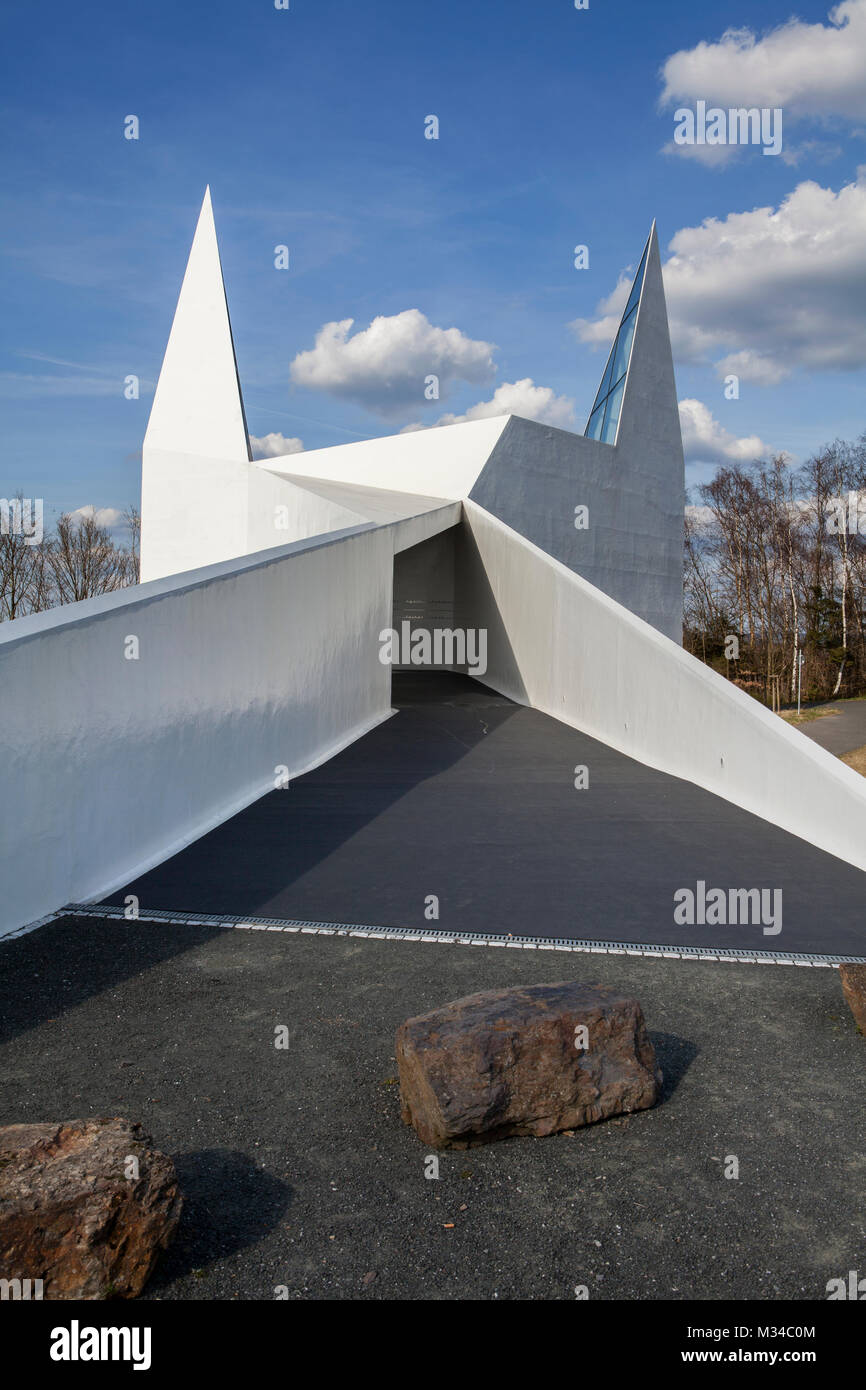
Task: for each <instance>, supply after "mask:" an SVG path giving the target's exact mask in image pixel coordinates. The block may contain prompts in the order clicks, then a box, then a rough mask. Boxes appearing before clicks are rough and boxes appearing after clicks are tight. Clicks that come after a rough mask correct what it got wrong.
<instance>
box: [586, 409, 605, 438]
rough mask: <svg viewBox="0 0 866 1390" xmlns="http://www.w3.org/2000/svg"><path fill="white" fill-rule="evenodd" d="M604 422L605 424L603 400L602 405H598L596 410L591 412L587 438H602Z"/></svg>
mask: <svg viewBox="0 0 866 1390" xmlns="http://www.w3.org/2000/svg"><path fill="white" fill-rule="evenodd" d="M603 424H604V402H602V403H601V405H598V406H596V408H595V410H594V411H593V412H592V414H591V415H590V417H589V424H588V425H587V427H586V435H587V438H588V439H600V438H601V427H602V425H603Z"/></svg>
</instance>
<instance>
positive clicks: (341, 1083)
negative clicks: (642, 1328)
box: [0, 919, 866, 1300]
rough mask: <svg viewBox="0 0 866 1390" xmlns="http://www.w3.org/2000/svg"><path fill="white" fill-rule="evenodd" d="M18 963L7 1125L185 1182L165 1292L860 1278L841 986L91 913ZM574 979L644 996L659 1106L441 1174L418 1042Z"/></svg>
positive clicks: (0, 1108)
mask: <svg viewBox="0 0 866 1390" xmlns="http://www.w3.org/2000/svg"><path fill="white" fill-rule="evenodd" d="M0 965H2V983H0V996H2V1006H0V1018H2V1020H3V1022H2V1037H3V1048H2V1057H0V1074H2V1076H3V1089H2V1101H0V1122H2V1123H5V1124H9V1123H13V1122H18V1121H37V1120H61V1119H63V1120H65V1119H73V1118H77V1117H79V1116H90V1115H124V1116H128V1117H130V1118H132V1119H140V1120H141V1121H142V1122H143V1124H144V1126H145V1129H147V1130H148V1131H149V1132H150V1133H151V1134H152V1136H153V1138H154V1140H155V1142H156V1144H157V1146H158V1147H159V1148H161V1149H163V1150H164V1151H166V1152H168V1153H170V1154H171V1155H172V1156H173V1158H174V1160H175V1162H176V1164H177V1167H178V1171H179V1173H180V1176H181V1181H182V1186H183V1189H184V1192H185V1194H186V1199H187V1200H186V1207H185V1211H184V1216H183V1219H182V1222H181V1226H180V1228H179V1232H178V1236H177V1238H176V1241H175V1244H174V1245H173V1247H172V1249H171V1250H170V1251H169V1252H168V1253H167V1254H166V1256H165V1257H164V1258H163V1261H162V1263H161V1265H160V1267H159V1268H158V1270H157V1272H156V1274H155V1276H154V1278H153V1279H152V1281H151V1283H150V1285H149V1288H148V1289H147V1291H146V1293H145V1295H144V1297H145V1298H151V1299H164V1300H168V1299H171V1300H175V1299H177V1300H183V1299H272V1298H274V1296H275V1289H276V1288H277V1287H278V1286H281V1285H284V1286H286V1288H287V1290H288V1296H289V1297H290V1298H292V1299H357V1298H367V1299H369V1298H372V1299H405V1298H409V1299H495V1298H500V1299H502V1298H507V1299H514V1298H524V1299H573V1298H574V1296H575V1294H574V1290H575V1287H576V1286H577V1285H581V1284H583V1285H586V1286H587V1288H588V1290H589V1296H590V1298H591V1299H674V1300H677V1299H682V1300H687V1299H707V1300H712V1299H722V1298H736V1299H747V1300H752V1299H782V1298H792V1299H803V1300H811V1299H821V1300H823V1299H824V1298H825V1297H826V1293H825V1286H826V1283H827V1281H828V1280H829V1279H831V1278H836V1277H838V1276H840V1275H844V1276H847V1272H848V1271H849V1270H850V1269H858V1270H860V1271H866V1206H864V1202H863V1191H864V1178H866V1146H864V1105H863V1085H864V1064H866V1051H864V1049H866V1040H864V1039H863V1038H862V1037H860V1035H859V1034H858V1033H857V1031H856V1029H855V1027H854V1024H853V1020H852V1018H851V1016H850V1014H849V1012H848V1009H847V1007H846V1006H845V1004H844V1002H843V1000H842V996H841V990H840V987H839V981H838V977H837V974H836V971H835V970H826V969H804V968H798V967H782V966H775V965H774V966H756V965H739V964H736V965H734V964H711V963H697V962H682V961H664V960H646V959H632V958H622V957H616V956H600V955H599V956H587V955H579V954H566V953H554V952H544V953H539V952H535V951H523V950H509V949H495V948H474V947H460V946H444V945H432V944H422V943H408V942H399V941H396V942H380V941H373V940H364V939H356V938H342V937H333V938H322V937H312V936H308V937H304V936H299V935H288V934H282V933H265V932H245V931H237V930H222V931H220V930H213V929H209V928H204V929H203V928H190V927H181V928H179V927H163V926H156V925H147V924H140V923H133V924H126V923H124V924H118V923H111V922H107V921H104V920H94V919H77V920H71V919H65V920H63V921H58V922H54V923H52V924H50V925H48V926H46V927H43V928H41V929H39V930H38V931H35V932H33V933H31V934H29V935H27V936H24V937H21V938H19V939H17V940H15V941H10V942H8V943H6V944H4V945H3V946H2V947H0ZM574 978H581V979H584V980H589V981H594V982H598V983H604V984H612V985H615V986H617V987H619V988H622V989H625V990H628V991H629V992H632V993H634V994H636V995H637V997H638V998H639V999H640V1001H641V1003H642V1005H643V1008H644V1013H645V1015H646V1018H647V1023H648V1026H649V1030H650V1034H651V1036H652V1038H653V1041H654V1044H655V1047H656V1050H657V1054H658V1058H659V1062H660V1064H661V1066H662V1068H663V1070H664V1073H665V1091H664V1097H663V1100H662V1101H661V1103H660V1104H659V1105H658V1106H657V1107H656V1108H655V1109H653V1110H651V1111H647V1112H644V1113H642V1114H639V1115H634V1116H631V1117H627V1118H623V1119H620V1120H614V1121H608V1122H606V1123H602V1124H599V1125H595V1126H592V1127H589V1128H586V1129H584V1130H579V1131H577V1132H576V1133H575V1134H574V1136H573V1137H567V1136H556V1137H553V1138H549V1139H511V1140H507V1141H505V1142H503V1143H498V1144H493V1145H490V1146H488V1147H484V1148H478V1149H473V1150H469V1151H465V1152H460V1153H450V1154H449V1153H445V1154H443V1155H441V1157H440V1176H439V1179H438V1180H430V1179H427V1178H425V1176H424V1171H425V1157H426V1154H425V1149H424V1147H423V1146H422V1145H421V1143H420V1141H419V1140H418V1139H417V1138H416V1136H415V1135H414V1133H413V1132H412V1131H411V1130H410V1129H408V1128H406V1127H405V1126H404V1125H402V1124H401V1121H400V1114H399V1095H398V1086H397V1084H396V1080H395V1078H396V1067H395V1063H394V1055H393V1054H394V1046H393V1042H394V1031H395V1029H396V1027H397V1025H398V1023H400V1022H401V1020H402V1019H403V1018H405V1017H407V1016H409V1015H411V1014H417V1013H421V1012H424V1011H425V1010H427V1009H428V1008H431V1007H433V1006H434V1005H437V1004H441V1003H443V1002H445V1001H446V1000H448V999H453V998H456V997H459V996H461V995H464V994H468V993H471V992H473V991H475V990H478V989H484V988H492V987H496V986H501V985H509V984H516V983H530V982H538V981H544V980H556V979H574ZM280 1024H285V1025H286V1026H287V1027H288V1029H289V1032H290V1042H289V1048H288V1050H285V1051H278V1050H277V1049H276V1048H275V1046H274V1030H275V1027H276V1026H277V1025H280ZM728 1155H736V1157H737V1158H738V1160H739V1178H738V1179H736V1180H733V1179H726V1178H725V1176H724V1167H725V1160H726V1158H727V1156H728Z"/></svg>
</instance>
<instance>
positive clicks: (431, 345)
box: [291, 309, 494, 416]
mask: <svg viewBox="0 0 866 1390" xmlns="http://www.w3.org/2000/svg"><path fill="white" fill-rule="evenodd" d="M353 325H354V319H342V320H341V321H340V322H335V323H326V324H324V326H323V327H322V328H320V329H319V332H318V333H317V334H316V342H315V346H314V347H312V348H310V349H309V350H308V351H306V352H299V353H298V355H297V357H296V358H295V359H294V361H293V362H292V365H291V377H292V381H293V382H294V383H295V384H296V385H297V386H308V387H313V388H315V389H316V390H320V391H328V392H330V394H331V395H334V396H341V397H343V398H344V399H347V400H351V401H356V402H357V403H358V404H359V405H362V406H364V407H366V409H368V410H373V411H375V412H376V413H377V414H379V415H383V416H393V415H396V414H400V413H401V412H402V411H404V410H405V409H406V407H407V406H409V405H412V404H413V403H417V402H419V401H420V402H423V401H424V399H425V395H424V391H425V382H426V379H427V378H428V377H429V376H435V377H437V378H438V382H439V392H440V394H441V395H444V394H445V392H446V391H447V389H448V387H449V386H450V385H452V384H453V383H454V382H455V381H468V382H473V383H475V382H483V381H488V380H489V379H490V377H491V376H492V375H493V371H494V367H493V357H492V354H493V344H492V343H485V342H481V341H478V340H475V339H472V338H467V337H466V335H465V334H464V333H461V332H460V330H459V329H458V328H437V327H436V326H435V325H434V324H432V323H430V321H429V319H428V318H427V317H426V315H425V314H422V313H421V311H420V310H419V309H405V310H404V311H403V312H402V313H400V314H392V315H390V316H383V315H380V316H379V317H378V318H375V319H374V320H373V322H372V323H371V324H370V326H369V328H364V329H362V330H361V331H360V332H357V333H355V334H353V335H352V336H351V337H350V333H351V329H352V327H353Z"/></svg>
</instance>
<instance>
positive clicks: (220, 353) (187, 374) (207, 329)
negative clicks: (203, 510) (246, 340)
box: [144, 188, 250, 462]
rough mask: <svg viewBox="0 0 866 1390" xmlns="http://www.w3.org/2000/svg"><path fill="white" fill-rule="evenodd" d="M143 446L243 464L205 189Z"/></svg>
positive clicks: (230, 347) (242, 434)
mask: <svg viewBox="0 0 866 1390" xmlns="http://www.w3.org/2000/svg"><path fill="white" fill-rule="evenodd" d="M144 444H145V449H146V450H147V449H159V450H165V451H170V452H171V453H180V454H199V455H205V456H207V457H208V458H216V459H231V460H235V461H238V462H239V461H241V460H244V461H249V458H250V447H249V439H248V436H247V426H246V419H245V416H244V405H243V400H242V397H241V387H240V382H239V380H238V369H237V363H236V361H235V350H234V343H233V341H232V328H231V322H230V321H229V311H228V304H227V303H226V294H225V287H224V285H223V275H222V267H221V265H220V254H219V246H218V245H217V237H216V228H215V226H214V219H213V209H212V207H211V198H210V188H207V189H205V195H204V201H203V202H202V205H201V212H200V213H199V219H198V226H197V227H196V230H195V237H194V238H193V243H192V250H191V251H190V253H189V261H188V262H187V267H186V274H185V275H184V277H183V284H182V286H181V291H180V296H179V298H178V301H177V309H176V310H175V315H174V322H173V324H172V326H171V335H170V337H169V340H168V347H167V348H166V350H165V357H164V359H163V363H162V370H161V371H160V374H159V381H158V383H157V387H156V394H155V395H154V398H153V406H152V407H151V412H150V420H149V421H148V425H147V433H146V435H145V438H144Z"/></svg>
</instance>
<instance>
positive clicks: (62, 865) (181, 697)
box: [0, 506, 459, 935]
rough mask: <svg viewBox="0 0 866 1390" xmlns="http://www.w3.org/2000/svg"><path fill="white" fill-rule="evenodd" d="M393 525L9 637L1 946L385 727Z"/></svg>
mask: <svg viewBox="0 0 866 1390" xmlns="http://www.w3.org/2000/svg"><path fill="white" fill-rule="evenodd" d="M458 511H459V506H458V507H457V508H454V507H449V508H447V509H445V511H444V512H443V516H442V518H441V521H440V524H444V523H445V521H446V520H448V521H450V522H451V523H452V524H453V521H454V520H456V515H457V512H458ZM423 521H424V522H425V523H426V524H427V525H428V526H432V525H433V519H428V518H423ZM412 524H413V525H414V523H412ZM393 530H394V528H393V527H381V528H378V527H375V526H371V525H365V526H363V527H358V528H353V529H352V530H349V531H344V532H341V533H339V534H337V535H336V536H332V537H329V538H327V539H326V540H321V539H320V540H318V541H301V542H296V543H294V544H292V545H288V546H285V547H281V548H279V549H275V550H270V551H268V552H267V553H266V554H265V555H264V556H262V555H257V556H252V557H249V558H246V559H243V560H236V561H232V562H227V563H223V564H219V565H213V566H210V567H209V568H206V569H200V570H197V571H194V572H192V573H187V574H183V575H180V576H177V577H175V578H172V579H162V580H156V581H154V582H152V583H149V584H143V585H141V586H139V587H137V588H134V589H129V590H124V591H123V592H121V593H117V594H109V595H106V596H104V597H102V598H98V599H90V600H87V601H86V602H84V603H76V604H70V605H68V606H66V607H64V608H60V609H55V610H52V611H51V612H48V613H41V614H38V615H36V616H34V617H32V618H22V619H17V620H16V621H15V622H9V623H3V624H2V626H0V832H2V833H0V884H2V891H0V935H3V934H5V933H8V932H9V931H13V930H15V929H16V928H17V927H19V926H22V925H24V924H25V923H27V922H31V921H34V920H36V919H37V918H39V917H42V916H45V915H47V914H48V913H49V912H52V911H54V910H56V909H57V908H58V907H61V906H63V905H64V904H66V903H67V902H80V901H86V900H87V899H89V898H97V897H102V896H103V895H104V894H106V893H109V892H111V891H113V890H114V889H116V888H118V887H121V886H122V885H123V884H124V883H126V882H128V881H129V880H130V879H132V878H134V877H135V876H137V875H138V874H140V873H142V872H143V871H145V870H146V869H148V868H149V867H151V866H152V865H153V864H155V863H158V862H160V861H161V860H163V859H165V858H167V857H168V856H169V855H170V854H173V853H175V852H176V851H177V850H178V849H180V848H182V847H183V846H184V845H186V844H188V843H189V842H190V841H192V840H194V839H196V838H197V837H198V836H200V835H202V834H204V833H205V832H206V831H208V830H209V829H211V828H212V827H213V826H214V825H217V824H219V823H220V822H221V821H223V820H225V819H227V818H228V817H229V816H230V815H233V814H234V813H235V812H236V811H238V810H240V809H241V808H242V807H244V806H246V805H248V804H249V803H250V802H252V801H254V800H256V798H258V797H259V796H262V795H263V794H264V793H265V792H267V791H270V790H271V789H272V788H273V787H274V784H275V782H274V779H275V769H276V768H277V767H278V766H279V765H285V766H287V767H288V769H289V773H290V775H291V776H298V775H299V774H300V773H302V772H304V771H306V770H308V769H309V768H311V767H314V766H316V765H317V764H318V763H320V762H323V761H325V760H326V759H327V758H329V757H331V756H332V755H333V754H334V753H336V752H337V751H338V750H339V749H340V748H342V747H343V746H345V745H346V744H347V743H351V742H352V741H353V740H354V739H356V738H358V737H360V735H361V734H363V733H364V732H366V730H367V729H369V728H371V727H372V726H373V725H375V724H376V723H378V722H380V721H381V720H383V719H385V718H387V716H388V714H389V712H390V672H389V670H388V668H387V667H386V666H383V665H381V663H380V662H379V659H378V651H379V648H378V642H377V640H376V637H377V634H378V632H379V631H380V630H381V629H382V628H384V627H388V626H390V622H391V594H392V571H393V555H394V547H395V537H394V534H393ZM130 637H135V638H137V640H138V648H139V657H138V660H128V659H126V657H125V650H127V649H129V642H128V639H129V638H130ZM291 794H292V793H291V790H288V791H286V792H285V793H284V795H286V796H291Z"/></svg>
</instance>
